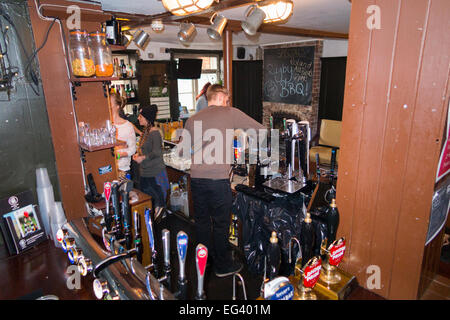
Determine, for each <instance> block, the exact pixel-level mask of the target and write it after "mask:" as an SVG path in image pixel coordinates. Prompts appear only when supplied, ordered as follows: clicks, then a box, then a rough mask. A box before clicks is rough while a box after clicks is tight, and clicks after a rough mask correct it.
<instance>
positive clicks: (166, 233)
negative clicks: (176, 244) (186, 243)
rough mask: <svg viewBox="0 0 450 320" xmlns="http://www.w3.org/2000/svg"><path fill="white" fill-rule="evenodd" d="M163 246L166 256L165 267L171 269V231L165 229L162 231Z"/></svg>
mask: <svg viewBox="0 0 450 320" xmlns="http://www.w3.org/2000/svg"><path fill="white" fill-rule="evenodd" d="M162 245H163V254H164V266H169V267H170V231H169V230H167V229H164V230H163V231H162Z"/></svg>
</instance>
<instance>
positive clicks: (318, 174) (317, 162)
mask: <svg viewBox="0 0 450 320" xmlns="http://www.w3.org/2000/svg"><path fill="white" fill-rule="evenodd" d="M316 174H317V181H320V158H319V154H318V153H316Z"/></svg>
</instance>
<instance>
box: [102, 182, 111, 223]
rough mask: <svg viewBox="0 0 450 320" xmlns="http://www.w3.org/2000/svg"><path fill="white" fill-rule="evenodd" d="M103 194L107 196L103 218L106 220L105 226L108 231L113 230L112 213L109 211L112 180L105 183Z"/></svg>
mask: <svg viewBox="0 0 450 320" xmlns="http://www.w3.org/2000/svg"><path fill="white" fill-rule="evenodd" d="M103 196H104V197H105V205H106V211H105V214H104V215H103V219H104V220H105V228H106V231H108V232H109V231H111V228H112V221H111V215H110V213H109V200H110V199H111V182H105V183H104V184H103Z"/></svg>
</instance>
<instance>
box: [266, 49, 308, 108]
mask: <svg viewBox="0 0 450 320" xmlns="http://www.w3.org/2000/svg"><path fill="white" fill-rule="evenodd" d="M314 51H315V47H314V46H305V47H290V48H276V49H265V50H264V87H263V90H264V93H263V94H264V96H263V100H264V101H269V102H281V103H288V104H300V105H305V106H309V105H311V99H312V82H313V81H312V80H313V74H314Z"/></svg>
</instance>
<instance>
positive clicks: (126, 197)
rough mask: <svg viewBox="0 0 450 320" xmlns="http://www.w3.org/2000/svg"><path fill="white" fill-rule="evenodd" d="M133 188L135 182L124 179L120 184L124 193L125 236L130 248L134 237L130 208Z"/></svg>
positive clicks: (121, 191)
mask: <svg viewBox="0 0 450 320" xmlns="http://www.w3.org/2000/svg"><path fill="white" fill-rule="evenodd" d="M132 189H133V182H132V181H130V180H124V181H123V182H122V184H121V186H120V189H119V190H120V193H121V195H122V219H123V230H124V233H123V236H124V240H125V248H127V249H128V250H129V249H131V247H132V242H133V237H132V233H131V210H130V200H129V196H130V191H131V190H132Z"/></svg>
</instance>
